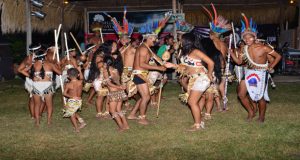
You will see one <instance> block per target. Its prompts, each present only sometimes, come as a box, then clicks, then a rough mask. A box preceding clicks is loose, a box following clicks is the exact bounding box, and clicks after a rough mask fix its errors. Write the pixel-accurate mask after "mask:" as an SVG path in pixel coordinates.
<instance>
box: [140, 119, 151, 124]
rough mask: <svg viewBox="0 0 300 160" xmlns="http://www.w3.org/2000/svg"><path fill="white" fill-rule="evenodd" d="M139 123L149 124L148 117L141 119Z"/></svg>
mask: <svg viewBox="0 0 300 160" xmlns="http://www.w3.org/2000/svg"><path fill="white" fill-rule="evenodd" d="M138 123H139V124H141V125H148V124H149V121H148V120H147V119H139V120H138Z"/></svg>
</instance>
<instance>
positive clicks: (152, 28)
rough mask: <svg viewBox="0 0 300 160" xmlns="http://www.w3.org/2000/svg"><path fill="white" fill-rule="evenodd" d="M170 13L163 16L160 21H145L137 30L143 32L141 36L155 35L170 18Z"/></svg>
mask: <svg viewBox="0 0 300 160" xmlns="http://www.w3.org/2000/svg"><path fill="white" fill-rule="evenodd" d="M170 16H171V15H170V13H167V14H166V15H165V17H164V18H163V19H162V20H160V21H154V22H151V23H146V24H144V25H142V26H141V27H140V28H139V32H140V33H141V34H143V37H144V38H145V37H148V36H150V35H154V36H157V35H158V34H159V33H160V32H161V30H162V29H163V28H164V27H165V25H166V23H167V22H168V20H169V18H170Z"/></svg>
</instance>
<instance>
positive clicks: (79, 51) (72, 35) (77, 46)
mask: <svg viewBox="0 0 300 160" xmlns="http://www.w3.org/2000/svg"><path fill="white" fill-rule="evenodd" d="M70 35H71V37H72V39H73V41H74V42H75V44H76V46H77V48H78V49H79V52H80V54H82V50H81V48H80V46H79V44H78V42H77V41H76V39H75V37H74V35H73V34H72V32H70Z"/></svg>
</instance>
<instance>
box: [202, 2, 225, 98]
mask: <svg viewBox="0 0 300 160" xmlns="http://www.w3.org/2000/svg"><path fill="white" fill-rule="evenodd" d="M211 6H212V8H213V11H214V17H213V16H212V13H211V12H210V11H209V10H208V9H207V8H206V7H204V6H203V9H204V10H205V11H206V12H207V13H208V15H209V16H210V18H211V22H210V23H209V25H210V29H211V32H210V34H209V37H210V39H211V40H212V41H213V43H214V45H215V47H216V48H217V50H219V52H221V55H222V56H220V60H221V70H222V80H221V82H220V84H219V90H220V93H221V96H222V99H223V102H224V103H227V99H226V95H225V78H226V75H225V72H226V71H225V70H226V69H225V67H226V57H227V56H226V54H227V50H228V48H227V45H226V43H225V42H223V41H222V40H221V39H220V35H221V34H223V33H225V32H227V31H229V30H230V29H231V25H230V24H229V23H228V21H227V20H226V19H225V18H224V17H222V16H220V15H219V16H218V15H217V11H216V9H215V6H214V5H213V4H211Z"/></svg>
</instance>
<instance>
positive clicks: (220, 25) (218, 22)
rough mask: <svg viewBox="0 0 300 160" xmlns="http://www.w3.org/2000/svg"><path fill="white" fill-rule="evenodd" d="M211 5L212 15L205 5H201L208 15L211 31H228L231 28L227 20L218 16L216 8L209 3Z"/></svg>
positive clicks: (220, 32) (218, 32) (219, 32)
mask: <svg viewBox="0 0 300 160" xmlns="http://www.w3.org/2000/svg"><path fill="white" fill-rule="evenodd" d="M211 7H212V9H213V11H214V17H213V15H212V13H211V12H210V11H209V10H208V9H207V8H206V7H204V6H202V8H203V9H204V10H205V11H206V12H207V14H208V15H209V17H210V19H211V22H209V26H210V29H211V31H213V32H214V33H217V34H222V33H225V32H227V31H229V30H230V29H231V25H230V24H229V23H228V20H226V19H225V18H224V17H222V16H218V13H217V10H216V8H215V6H214V4H212V3H211Z"/></svg>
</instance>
